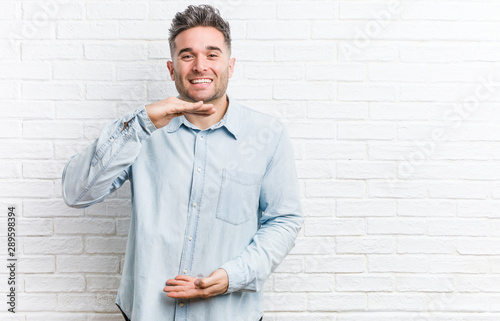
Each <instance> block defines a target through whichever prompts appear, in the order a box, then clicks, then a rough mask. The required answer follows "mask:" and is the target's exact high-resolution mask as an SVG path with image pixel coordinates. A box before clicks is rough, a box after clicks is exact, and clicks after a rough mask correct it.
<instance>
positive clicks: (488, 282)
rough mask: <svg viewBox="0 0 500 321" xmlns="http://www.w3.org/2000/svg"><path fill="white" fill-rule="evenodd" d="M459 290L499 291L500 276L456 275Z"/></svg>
mask: <svg viewBox="0 0 500 321" xmlns="http://www.w3.org/2000/svg"><path fill="white" fill-rule="evenodd" d="M455 283H456V285H457V286H456V287H457V291H459V292H497V290H498V286H499V285H500V278H499V277H498V276H474V275H457V276H455Z"/></svg>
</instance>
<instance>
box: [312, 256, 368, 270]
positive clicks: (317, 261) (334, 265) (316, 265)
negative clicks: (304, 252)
mask: <svg viewBox="0 0 500 321" xmlns="http://www.w3.org/2000/svg"><path fill="white" fill-rule="evenodd" d="M305 266H306V272H318V273H335V272H342V273H344V272H351V273H355V272H358V273H360V272H364V271H365V266H366V261H365V257H364V255H335V256H332V255H327V256H323V255H315V256H306V264H305Z"/></svg>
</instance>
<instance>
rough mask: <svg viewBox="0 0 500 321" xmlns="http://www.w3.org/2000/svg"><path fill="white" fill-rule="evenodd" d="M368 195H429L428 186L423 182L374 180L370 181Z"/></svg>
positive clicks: (396, 196) (391, 196)
mask: <svg viewBox="0 0 500 321" xmlns="http://www.w3.org/2000/svg"><path fill="white" fill-rule="evenodd" d="M368 195H369V196H370V197H390V198H423V197H427V186H426V184H425V183H423V182H411V181H392V180H391V181H389V180H387V181H382V182H380V181H375V180H374V181H370V182H368Z"/></svg>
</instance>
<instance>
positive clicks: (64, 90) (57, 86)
mask: <svg viewBox="0 0 500 321" xmlns="http://www.w3.org/2000/svg"><path fill="white" fill-rule="evenodd" d="M22 93H23V98H24V99H36V100H39V99H53V100H80V99H81V97H82V87H81V86H80V85H79V84H68V83H55V82H50V83H39V82H37V83H31V82H25V83H23V84H22Z"/></svg>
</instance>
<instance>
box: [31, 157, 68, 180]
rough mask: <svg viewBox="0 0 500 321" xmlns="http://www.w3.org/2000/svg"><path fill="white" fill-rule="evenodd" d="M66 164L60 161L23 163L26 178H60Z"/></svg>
mask: <svg viewBox="0 0 500 321" xmlns="http://www.w3.org/2000/svg"><path fill="white" fill-rule="evenodd" d="M64 165H65V162H62V161H59V162H54V161H25V162H23V177H24V178H60V177H61V173H62V170H63V168H64Z"/></svg>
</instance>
